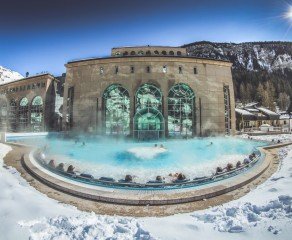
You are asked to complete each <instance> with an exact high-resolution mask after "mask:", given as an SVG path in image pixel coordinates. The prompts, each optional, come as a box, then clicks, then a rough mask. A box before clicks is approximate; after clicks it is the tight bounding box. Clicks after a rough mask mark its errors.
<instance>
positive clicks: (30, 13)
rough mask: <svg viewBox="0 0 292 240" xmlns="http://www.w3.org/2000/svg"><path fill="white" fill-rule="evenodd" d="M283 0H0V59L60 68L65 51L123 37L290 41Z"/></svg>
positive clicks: (92, 48) (97, 50)
mask: <svg viewBox="0 0 292 240" xmlns="http://www.w3.org/2000/svg"><path fill="white" fill-rule="evenodd" d="M289 3H291V4H292V2H289V1H288V2H287V1H284V0H244V1H240V0H233V1H231V0H226V1H224V0H221V1H219V0H209V1H208V0H205V1H196V0H155V1H154V0H147V1H145V0H143V1H142V0H115V1H114V0H106V1H105V0H83V1H78V0H50V1H42V0H26V1H20V0H1V9H3V11H1V14H0V65H2V66H5V67H8V68H10V69H13V70H16V71H18V72H20V73H21V74H23V75H24V74H25V72H27V71H28V72H30V74H35V73H39V72H42V71H49V72H51V73H52V74H54V75H59V74H61V73H62V72H65V67H64V64H65V63H66V62H68V61H69V60H72V59H78V58H87V57H101V56H106V55H109V54H110V49H111V48H112V47H117V46H129V45H169V46H178V45H182V44H186V43H190V42H195V41H201V40H208V41H217V42H245V41H270V40H276V41H277V40H280V41H291V39H292V29H291V30H290V31H288V29H289V26H290V24H292V22H290V23H289V21H287V20H285V19H283V18H282V17H281V16H282V15H283V14H284V12H285V11H287V9H288V6H289Z"/></svg>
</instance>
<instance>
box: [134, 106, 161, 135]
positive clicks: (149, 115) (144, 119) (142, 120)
mask: <svg viewBox="0 0 292 240" xmlns="http://www.w3.org/2000/svg"><path fill="white" fill-rule="evenodd" d="M134 135H135V136H136V137H137V138H138V139H142V140H149V139H158V138H160V137H162V136H164V117H163V115H162V113H161V112H160V111H159V110H157V109H155V108H151V107H149V108H144V109H141V110H140V111H138V112H137V113H136V114H135V116H134Z"/></svg>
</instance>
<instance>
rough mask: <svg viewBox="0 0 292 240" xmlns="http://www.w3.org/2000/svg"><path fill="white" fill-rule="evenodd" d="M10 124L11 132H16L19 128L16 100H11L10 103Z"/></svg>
mask: <svg viewBox="0 0 292 240" xmlns="http://www.w3.org/2000/svg"><path fill="white" fill-rule="evenodd" d="M8 123H9V131H11V132H15V131H16V128H17V104H16V101H15V100H11V101H10V103H9V113H8Z"/></svg>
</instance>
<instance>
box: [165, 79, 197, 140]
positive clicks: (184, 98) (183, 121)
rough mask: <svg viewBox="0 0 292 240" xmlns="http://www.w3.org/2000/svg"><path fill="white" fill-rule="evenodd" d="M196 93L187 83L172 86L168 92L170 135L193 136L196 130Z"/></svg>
mask: <svg viewBox="0 0 292 240" xmlns="http://www.w3.org/2000/svg"><path fill="white" fill-rule="evenodd" d="M194 103H195V94H194V91H193V90H192V89H191V88H190V87H189V85H187V84H185V83H178V84H175V85H174V86H172V88H171V89H170V90H169V93H168V133H169V136H183V137H187V136H192V135H193V132H194V130H195V120H194V119H195V118H194V117H195V112H194V106H195V105H194Z"/></svg>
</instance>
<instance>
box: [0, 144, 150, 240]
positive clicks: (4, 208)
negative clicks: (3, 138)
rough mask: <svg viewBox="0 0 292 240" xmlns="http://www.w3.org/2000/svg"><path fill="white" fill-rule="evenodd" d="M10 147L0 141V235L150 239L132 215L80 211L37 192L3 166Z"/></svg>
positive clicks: (41, 239) (45, 239)
mask: <svg viewBox="0 0 292 240" xmlns="http://www.w3.org/2000/svg"><path fill="white" fill-rule="evenodd" d="M10 150H11V147H9V146H7V145H4V144H0V166H1V168H0V189H1V192H0V239H5V240H10V239H11V240H15V239H31V240H48V239H62V240H65V239H80V240H81V239H135V238H136V239H145V240H146V239H153V238H152V237H151V235H150V234H149V233H148V232H147V231H145V230H144V229H143V228H142V227H141V225H140V223H139V222H138V220H137V219H135V218H126V217H112V216H100V215H96V214H94V213H85V212H81V211H79V210H77V209H76V208H75V207H72V206H69V205H65V204H62V203H59V202H57V201H56V200H53V199H50V198H48V197H47V196H46V195H44V194H42V193H40V192H38V191H37V190H35V189H34V188H33V187H31V186H30V185H29V184H28V183H27V182H26V181H25V180H24V179H23V178H22V177H21V176H20V174H19V173H18V172H17V171H16V170H15V169H14V168H11V167H6V166H3V167H2V165H3V157H4V156H5V155H6V154H7V153H8V152H9V151H10Z"/></svg>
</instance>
